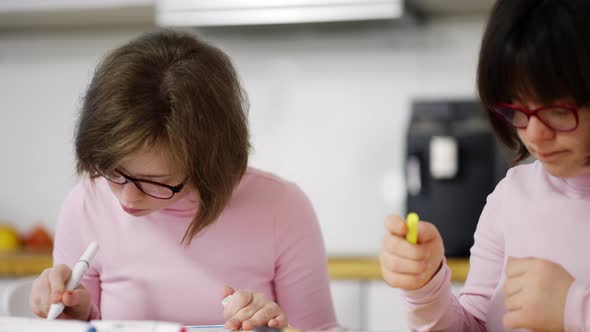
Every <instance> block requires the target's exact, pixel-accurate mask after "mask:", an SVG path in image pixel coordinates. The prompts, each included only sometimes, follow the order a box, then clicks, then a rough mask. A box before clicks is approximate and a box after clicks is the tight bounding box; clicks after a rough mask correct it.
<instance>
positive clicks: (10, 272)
mask: <svg viewBox="0 0 590 332" xmlns="http://www.w3.org/2000/svg"><path fill="white" fill-rule="evenodd" d="M52 262H53V259H52V257H51V253H48V252H34V251H19V252H15V253H0V278H16V277H26V276H34V275H38V274H40V273H41V272H43V270H45V269H46V268H48V267H50V266H51V265H52Z"/></svg>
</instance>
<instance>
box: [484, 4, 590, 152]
mask: <svg viewBox="0 0 590 332" xmlns="http://www.w3.org/2000/svg"><path fill="white" fill-rule="evenodd" d="M477 89H478V93H479V97H480V99H481V101H482V103H483V105H484V107H485V108H486V109H489V107H491V106H493V105H495V104H499V103H511V102H524V101H527V102H529V101H534V102H537V103H539V104H543V105H546V104H550V103H554V102H556V101H561V100H567V101H568V102H571V103H574V104H576V105H578V106H588V105H589V104H590V1H588V0H499V1H497V2H496V4H495V6H494V8H493V9H492V12H491V15H490V17H489V21H488V24H487V28H486V30H485V33H484V35H483V40H482V45H481V50H480V55H479V65H478V70H477ZM487 115H488V117H489V119H490V121H491V123H492V126H493V128H494V131H495V132H496V135H497V136H498V138H499V139H500V140H501V141H502V142H503V143H504V144H506V145H507V146H508V147H510V148H511V149H513V150H514V152H515V153H516V155H515V162H518V161H521V160H523V159H525V158H526V157H528V155H529V153H528V151H527V150H526V147H525V146H524V144H523V143H522V142H521V141H520V139H519V138H518V136H517V133H516V130H515V129H514V128H512V127H511V126H509V125H507V124H506V123H504V122H502V121H501V120H499V119H497V118H496V117H495V116H494V115H493V114H492V113H491V112H489V111H488V112H487Z"/></svg>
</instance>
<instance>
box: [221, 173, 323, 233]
mask: <svg viewBox="0 0 590 332" xmlns="http://www.w3.org/2000/svg"><path fill="white" fill-rule="evenodd" d="M230 206H231V207H232V208H235V209H240V211H243V212H244V213H245V212H246V211H248V212H249V213H251V214H254V215H257V216H265V217H266V218H268V219H267V220H269V221H270V220H273V222H280V223H281V224H282V225H284V224H286V223H291V222H297V223H305V221H310V222H312V223H315V222H316V216H315V211H314V209H313V207H312V204H311V202H310V200H309V199H308V197H307V195H306V194H305V193H304V192H303V190H302V189H301V188H300V187H299V186H298V185H297V184H295V183H294V182H291V181H288V180H285V179H283V178H281V177H279V176H277V175H275V174H272V173H269V172H265V171H261V170H259V169H256V168H248V170H247V172H246V174H245V175H244V177H243V178H242V181H241V182H240V184H239V186H238V188H237V189H236V191H235V192H234V196H233V197H232V202H231V204H230ZM266 218H264V219H266Z"/></svg>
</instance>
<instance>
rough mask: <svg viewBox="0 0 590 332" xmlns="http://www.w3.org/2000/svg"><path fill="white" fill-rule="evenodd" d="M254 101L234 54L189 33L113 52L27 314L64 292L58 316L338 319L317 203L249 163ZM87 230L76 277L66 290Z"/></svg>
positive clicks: (44, 308)
mask: <svg viewBox="0 0 590 332" xmlns="http://www.w3.org/2000/svg"><path fill="white" fill-rule="evenodd" d="M246 108H247V103H246V100H245V95H244V93H243V91H242V88H241V85H240V83H239V79H238V76H237V74H236V72H235V69H234V67H233V65H232V63H231V61H230V59H229V58H228V57H227V55H225V54H224V53H223V52H222V51H220V50H219V49H217V48H215V47H213V46H211V45H209V44H207V43H205V42H203V41H201V40H199V39H197V38H195V37H194V36H193V35H191V34H189V33H181V32H172V31H160V32H154V33H149V34H146V35H143V36H141V37H139V38H136V39H134V40H132V41H130V42H129V43H127V44H125V45H122V46H121V47H119V48H117V49H115V50H113V51H112V52H111V53H109V54H108V55H107V56H106V57H105V58H104V60H103V61H102V62H101V63H100V64H99V66H98V68H97V69H96V72H95V74H94V78H93V79H92V81H91V83H90V85H89V87H88V90H87V92H86V95H85V98H84V103H83V105H82V111H81V113H80V116H79V119H78V123H77V128H76V136H75V149H76V160H77V169H78V171H79V173H81V174H83V175H85V176H84V177H83V178H82V179H81V181H80V183H79V184H78V185H77V186H76V187H75V188H74V189H73V190H72V192H71V193H70V195H69V196H68V197H67V198H66V200H65V202H64V204H63V208H62V211H61V214H60V217H59V221H58V224H57V226H56V235H55V250H54V255H53V256H54V264H55V265H54V267H53V268H50V269H48V270H46V271H44V272H43V273H42V274H41V275H40V276H39V277H38V278H37V280H36V281H35V282H34V285H33V289H32V294H31V306H32V310H33V312H35V313H36V314H37V315H39V316H41V317H45V316H46V315H47V312H48V309H49V306H50V305H51V304H52V303H63V304H64V305H65V307H66V308H65V310H64V312H63V314H62V316H61V317H60V318H69V319H81V320H94V319H108V320H162V321H172V322H178V323H183V324H186V325H210V324H219V323H225V327H226V328H227V329H230V330H237V329H253V328H254V327H273V328H279V327H286V326H287V325H292V326H294V327H299V328H304V329H327V328H331V327H333V326H335V325H337V323H336V320H335V315H334V310H333V307H332V302H331V296H330V286H329V281H328V275H327V268H326V264H327V259H326V255H325V250H324V246H323V242H322V235H321V232H320V228H319V225H318V222H317V219H316V216H315V213H314V211H313V208H312V206H311V204H310V202H309V200H308V199H307V197H306V196H305V194H304V193H303V192H302V191H301V190H300V189H299V187H298V186H297V185H295V184H294V183H292V182H289V181H286V180H283V179H281V178H279V177H277V176H275V175H272V174H270V173H266V172H264V171H261V170H258V169H255V168H251V167H248V155H249V149H250V143H249V133H248V126H247V112H246V111H247V109H246ZM93 241H94V242H97V243H98V246H99V247H100V249H99V250H98V252H97V254H96V257H95V259H94V260H93V262H92V264H91V265H90V269H89V270H88V272H87V273H86V275H85V277H84V279H82V282H81V285H82V286H81V287H80V288H77V289H76V290H74V291H64V285H65V284H66V281H67V280H68V278H69V277H70V275H71V270H70V267H71V266H73V264H74V263H75V262H76V261H77V260H78V257H79V255H80V254H81V253H82V252H83V251H84V248H85V247H86V246H87V245H88V244H89V243H90V242H93ZM229 286H231V287H229ZM229 295H232V297H231V299H230V300H229V301H227V303H225V302H226V301H223V302H224V303H225V304H224V305H222V299H226V298H228V297H229ZM287 317H288V320H287Z"/></svg>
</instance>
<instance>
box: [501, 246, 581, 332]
mask: <svg viewBox="0 0 590 332" xmlns="http://www.w3.org/2000/svg"><path fill="white" fill-rule="evenodd" d="M573 282H574V278H573V277H572V276H571V275H570V274H569V273H568V272H567V271H566V270H565V269H564V268H563V267H562V266H561V265H559V264H556V263H553V262H551V261H548V260H544V259H539V258H516V257H508V262H507V263H506V281H505V283H504V287H503V288H502V290H503V292H504V294H505V297H506V300H505V305H506V314H505V315H504V325H505V326H506V327H508V328H513V329H516V328H526V329H531V330H538V331H541V330H543V331H545V330H547V331H562V330H563V326H564V325H563V324H564V321H563V315H564V311H565V301H566V298H567V293H568V290H569V288H570V286H571V284H572V283H573Z"/></svg>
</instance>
